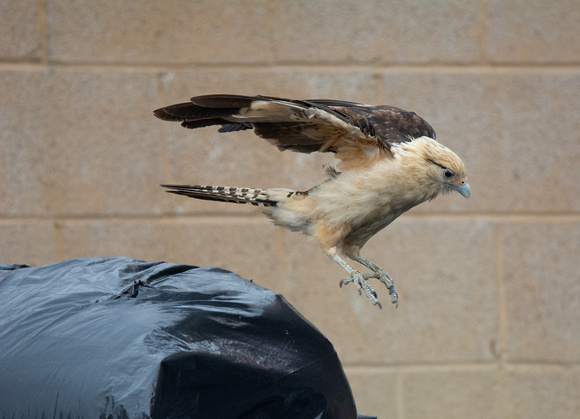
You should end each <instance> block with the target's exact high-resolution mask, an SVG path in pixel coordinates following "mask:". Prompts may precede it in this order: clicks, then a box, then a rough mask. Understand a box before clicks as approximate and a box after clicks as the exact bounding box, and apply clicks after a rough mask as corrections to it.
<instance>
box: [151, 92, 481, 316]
mask: <svg viewBox="0 0 580 419" xmlns="http://www.w3.org/2000/svg"><path fill="white" fill-rule="evenodd" d="M154 114H155V116H157V117H158V118H160V119H163V120H166V121H178V122H181V125H182V126H184V127H185V128H199V127H205V126H209V125H221V128H220V129H219V131H220V132H231V131H240V130H246V129H253V130H254V133H255V134H256V135H258V136H260V137H262V138H265V139H266V140H268V141H269V142H270V143H271V144H273V145H275V146H277V147H278V149H279V150H282V151H283V150H292V151H296V152H301V153H311V152H313V151H318V152H329V153H334V155H335V157H336V158H337V159H339V160H340V163H339V164H338V165H337V169H338V170H334V169H329V170H328V177H327V179H325V180H324V181H322V182H320V183H319V184H318V185H316V186H314V187H313V188H310V189H308V190H306V191H294V190H291V189H282V188H271V189H256V188H239V187H226V186H206V185H163V186H165V187H167V188H169V189H170V191H168V192H172V193H175V194H178V195H185V196H189V197H192V198H198V199H207V200H212V201H223V202H235V203H241V204H246V203H247V204H253V205H258V206H261V207H263V210H264V213H265V214H266V215H268V216H269V217H270V218H271V219H272V220H273V221H274V223H275V224H277V225H280V226H282V227H286V228H288V229H290V230H292V231H300V232H302V233H304V234H306V235H307V236H308V237H311V238H312V239H313V240H314V241H315V242H316V243H318V245H319V246H320V247H321V248H322V250H323V251H324V253H326V254H327V255H328V257H329V258H331V259H332V260H334V261H335V262H336V263H338V264H339V265H340V266H342V267H343V268H344V269H345V270H346V271H347V272H348V276H347V277H345V278H343V279H342V280H341V282H340V285H341V286H342V284H348V283H349V282H354V284H355V285H356V286H357V288H358V290H359V292H361V291H364V292H365V294H366V296H367V297H368V298H369V299H370V300H371V302H372V303H373V304H379V303H378V301H377V295H376V293H375V291H374V289H373V288H372V286H371V285H370V284H368V283H367V280H368V279H370V278H377V279H378V280H379V281H381V282H383V283H384V284H385V285H386V286H387V288H388V289H389V293H390V295H391V301H392V302H393V303H394V304H395V305H396V306H398V295H397V293H396V292H395V287H394V284H393V280H392V279H391V278H390V276H389V274H388V273H387V271H385V270H384V269H382V268H380V267H379V266H377V265H375V264H374V263H373V262H371V261H369V260H367V259H365V258H364V257H362V256H361V255H360V249H361V248H362V247H363V245H364V244H365V243H366V242H367V240H369V239H370V238H371V237H372V236H374V235H375V234H376V233H377V232H378V231H379V230H381V229H382V228H384V227H386V226H387V225H389V224H390V223H391V222H393V220H395V218H397V217H398V216H399V215H401V214H403V213H404V212H405V211H408V210H409V209H411V208H413V207H414V206H415V205H418V204H420V203H422V202H424V201H428V200H431V199H433V198H435V197H436V196H437V195H439V194H440V193H448V192H451V191H457V192H459V193H460V194H461V195H462V196H464V197H465V198H469V196H470V194H471V190H470V187H469V184H468V183H467V171H466V169H465V165H464V164H463V162H462V161H461V159H460V158H459V157H458V156H457V155H456V154H455V153H454V152H453V151H451V150H450V149H448V148H447V147H445V146H443V145H441V144H439V143H438V142H437V141H435V131H434V130H433V128H431V126H430V125H429V124H428V123H427V122H426V121H425V120H424V119H423V118H421V117H419V116H418V115H416V114H415V113H413V112H408V111H405V110H403V109H399V108H395V107H392V106H371V105H364V104H361V103H352V102H344V101H336V100H320V99H316V100H291V99H282V98H275V97H267V96H238V95H207V96H197V97H194V98H192V99H191V101H190V102H187V103H180V104H177V105H172V106H167V107H165V108H161V109H157V110H156V111H154ZM341 254H342V255H345V256H347V257H349V258H350V259H352V260H354V261H356V262H358V263H360V264H361V265H363V266H365V267H366V268H368V269H369V270H370V271H371V272H369V273H365V274H362V273H360V272H359V271H358V270H356V269H354V268H353V267H351V266H350V265H349V264H348V263H347V262H346V261H345V260H344V259H343V258H342V257H341ZM379 306H380V304H379Z"/></svg>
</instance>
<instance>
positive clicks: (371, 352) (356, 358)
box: [285, 217, 498, 364]
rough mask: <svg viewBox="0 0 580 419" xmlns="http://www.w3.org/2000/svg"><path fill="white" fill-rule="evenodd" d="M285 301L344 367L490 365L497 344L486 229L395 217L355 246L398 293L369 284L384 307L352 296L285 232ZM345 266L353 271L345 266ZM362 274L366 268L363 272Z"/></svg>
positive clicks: (324, 262) (492, 261)
mask: <svg viewBox="0 0 580 419" xmlns="http://www.w3.org/2000/svg"><path fill="white" fill-rule="evenodd" d="M286 240H287V242H286V243H287V244H286V256H285V257H286V264H287V274H286V275H287V288H288V294H289V296H290V297H291V301H292V302H293V303H294V304H295V305H296V306H297V307H298V308H299V310H300V311H301V312H302V313H304V314H305V315H306V316H307V317H308V318H309V319H311V321H312V322H313V323H314V324H316V325H317V327H318V328H320V329H321V330H322V331H323V332H324V333H325V334H326V335H327V336H328V338H329V339H330V340H331V341H332V342H333V343H334V345H335V347H336V348H337V351H338V353H339V355H340V356H341V359H342V360H343V362H347V363H361V362H362V363H364V362H372V363H374V364H377V363H380V364H396V363H403V362H405V363H411V362H469V361H491V360H492V359H493V358H494V356H495V354H494V350H495V346H496V343H497V326H498V319H497V291H498V290H497V283H498V280H497V252H496V249H495V244H496V243H495V238H494V232H493V226H492V225H490V224H489V223H487V222H484V221H476V220H473V219H461V218H458V219H455V218H443V217H442V218H426V219H422V218H411V219H408V218H403V219H400V220H397V221H395V222H394V223H393V224H392V225H391V226H389V227H387V229H386V230H385V231H383V232H381V233H379V234H378V235H377V236H375V237H374V238H373V239H371V240H370V241H369V243H368V244H367V245H366V246H365V247H364V248H363V249H362V254H363V256H365V257H367V258H368V259H370V260H372V261H374V262H375V263H377V264H378V265H379V266H382V267H383V268H384V269H386V270H387V271H388V272H389V273H390V275H391V277H392V278H393V279H394V281H395V287H396V290H397V292H398V293H399V308H398V309H395V307H394V306H393V305H392V304H391V303H390V298H389V295H388V291H387V289H386V287H385V286H384V285H382V284H381V283H379V282H378V281H371V284H372V285H373V286H374V287H375V290H376V291H377V293H378V297H379V301H380V302H381V303H382V306H383V309H382V310H379V309H378V307H375V306H372V304H371V303H370V302H369V301H368V300H367V298H366V296H364V295H363V296H359V294H358V292H357V290H356V289H355V287H354V285H353V284H348V285H346V286H344V287H342V289H341V288H339V287H338V282H339V280H340V278H342V277H344V276H345V275H346V273H345V272H344V270H343V269H341V268H340V267H338V266H337V265H336V264H335V263H334V262H332V261H331V260H330V259H328V258H327V257H326V256H323V255H322V252H321V251H319V250H317V249H316V248H315V246H313V245H310V246H309V245H307V244H304V243H303V238H302V237H300V236H298V235H296V234H291V233H287V234H286ZM352 264H353V266H357V267H358V265H357V264H356V263H355V262H353V263H352ZM362 270H363V271H364V269H362Z"/></svg>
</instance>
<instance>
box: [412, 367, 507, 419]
mask: <svg viewBox="0 0 580 419" xmlns="http://www.w3.org/2000/svg"><path fill="white" fill-rule="evenodd" d="M494 367H495V366H494V365H490V366H481V367H480V366H474V367H469V366H466V367H449V368H446V367H445V368H432V369H431V368H424V369H416V370H410V371H404V372H402V376H403V377H402V393H403V397H402V398H403V411H404V417H405V418H408V419H414V418H417V419H419V418H446V419H454V418H457V419H464V418H473V419H477V418H482V419H483V418H485V419H488V418H503V417H505V418H509V417H511V416H507V415H504V414H503V413H502V406H501V401H502V395H501V391H500V389H501V386H500V377H499V372H498V370H496V369H495V368H494Z"/></svg>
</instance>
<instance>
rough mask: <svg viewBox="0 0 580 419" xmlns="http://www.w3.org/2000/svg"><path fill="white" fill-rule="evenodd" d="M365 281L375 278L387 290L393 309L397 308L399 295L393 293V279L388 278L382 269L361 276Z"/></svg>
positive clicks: (395, 292)
mask: <svg viewBox="0 0 580 419" xmlns="http://www.w3.org/2000/svg"><path fill="white" fill-rule="evenodd" d="M363 277H364V279H365V281H366V280H367V279H370V278H376V279H378V280H379V281H381V282H382V283H383V284H385V286H386V287H387V288H388V289H389V294H390V296H391V303H393V304H394V305H395V308H399V295H398V294H397V291H395V283H394V282H393V279H392V278H391V277H390V276H389V274H388V272H387V271H385V270H384V269H382V268H379V269H377V270H376V271H375V272H369V273H366V274H364V275H363Z"/></svg>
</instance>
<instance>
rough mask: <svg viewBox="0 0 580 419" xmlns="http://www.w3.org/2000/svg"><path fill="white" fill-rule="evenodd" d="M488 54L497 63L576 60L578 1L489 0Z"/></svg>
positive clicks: (579, 53)
mask: <svg viewBox="0 0 580 419" xmlns="http://www.w3.org/2000/svg"><path fill="white" fill-rule="evenodd" d="M487 8H488V12H487V13H488V16H489V29H488V33H489V35H488V36H489V57H490V60H491V61H493V62H496V63H497V62H499V63H538V64H542V63H544V64H553V63H577V62H578V61H579V60H580V47H579V46H578V39H579V38H580V15H579V14H578V10H579V9H580V2H579V1H578V0H570V1H558V2H552V1H549V0H512V1H503V0H490V1H488V2H487Z"/></svg>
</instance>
